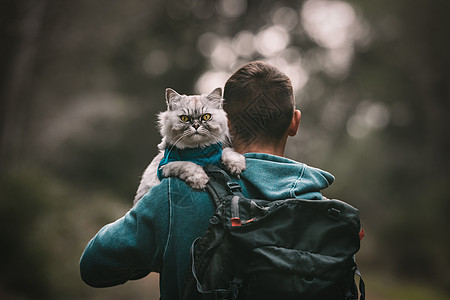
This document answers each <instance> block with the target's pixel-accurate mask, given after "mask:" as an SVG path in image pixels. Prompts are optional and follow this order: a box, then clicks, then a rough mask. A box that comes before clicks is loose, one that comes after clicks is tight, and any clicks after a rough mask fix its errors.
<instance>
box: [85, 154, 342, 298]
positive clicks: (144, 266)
mask: <svg viewBox="0 0 450 300" xmlns="http://www.w3.org/2000/svg"><path fill="white" fill-rule="evenodd" d="M245 157H246V170H245V171H244V172H243V173H242V174H241V178H240V179H239V180H237V182H239V183H240V184H241V186H242V188H243V193H244V195H245V196H247V197H251V198H264V199H268V200H276V199H285V198H293V197H296V198H302V199H322V194H321V192H320V190H322V189H325V188H326V187H328V186H329V185H330V184H331V183H332V182H333V181H334V177H333V175H331V174H330V173H328V172H325V171H322V170H320V169H316V168H312V167H309V166H307V165H305V164H302V163H299V162H296V161H293V160H290V159H287V158H283V157H279V156H274V155H269V154H262V153H246V154H245ZM214 210H215V207H214V204H213V201H212V199H211V197H210V195H209V194H208V193H207V192H205V191H198V190H192V189H191V188H189V186H188V185H187V184H186V183H184V182H183V181H182V180H180V179H178V178H164V179H163V180H162V181H161V183H160V184H159V185H158V186H155V187H154V188H152V189H151V190H150V191H149V192H148V193H147V194H146V195H145V196H144V197H143V199H141V200H140V201H139V202H138V203H137V205H135V206H134V207H133V208H132V209H131V210H130V211H128V212H127V213H126V214H125V216H123V217H122V218H120V219H118V220H117V221H115V222H113V223H111V224H108V225H106V226H104V227H103V228H102V229H101V230H100V231H99V232H98V233H97V234H96V235H95V236H94V238H93V239H92V240H91V241H90V242H89V243H88V245H87V246H86V249H85V250H84V252H83V255H82V257H81V260H80V272H81V277H82V279H83V280H84V281H85V282H86V283H87V284H89V285H91V286H93V287H108V286H114V285H118V284H123V283H125V282H127V281H128V280H134V279H139V278H142V277H144V276H146V275H148V274H149V273H150V272H159V273H160V293H161V299H179V298H180V296H181V291H182V289H183V283H184V277H185V274H186V272H187V270H188V268H189V264H190V255H189V250H190V247H191V244H192V242H193V241H194V239H195V238H197V237H198V236H200V235H201V234H202V233H203V232H204V231H205V230H206V228H207V227H208V225H209V219H210V217H211V216H212V215H213V214H214Z"/></svg>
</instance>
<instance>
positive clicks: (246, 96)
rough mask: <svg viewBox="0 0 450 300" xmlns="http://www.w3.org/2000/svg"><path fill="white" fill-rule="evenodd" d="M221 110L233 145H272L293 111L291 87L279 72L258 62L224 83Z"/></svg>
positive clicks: (282, 132) (284, 127) (278, 137)
mask: <svg viewBox="0 0 450 300" xmlns="http://www.w3.org/2000/svg"><path fill="white" fill-rule="evenodd" d="M224 99H225V101H224V109H225V111H226V113H227V114H228V120H229V121H230V124H231V128H230V133H231V136H232V139H233V143H240V144H246V145H250V144H252V143H254V142H255V141H256V142H257V143H276V142H277V141H278V140H280V138H281V137H282V136H284V135H285V133H286V132H287V130H288V128H289V124H290V123H291V120H292V116H293V112H294V109H295V103H294V96H293V90H292V84H291V81H290V79H289V77H287V76H286V75H285V74H284V73H283V72H281V71H280V70H278V69H277V68H275V67H274V66H272V65H269V64H267V63H264V62H261V61H254V62H251V63H248V64H246V65H245V66H243V67H241V68H240V69H239V70H237V71H236V72H235V73H234V74H233V75H232V76H231V77H230V78H229V79H228V81H227V82H226V84H225V89H224Z"/></svg>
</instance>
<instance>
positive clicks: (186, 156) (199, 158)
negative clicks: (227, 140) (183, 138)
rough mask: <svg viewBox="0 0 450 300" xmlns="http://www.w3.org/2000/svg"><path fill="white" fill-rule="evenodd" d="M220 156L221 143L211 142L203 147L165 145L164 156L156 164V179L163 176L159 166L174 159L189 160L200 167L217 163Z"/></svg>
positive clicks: (160, 178)
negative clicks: (182, 147) (180, 147)
mask: <svg viewBox="0 0 450 300" xmlns="http://www.w3.org/2000/svg"><path fill="white" fill-rule="evenodd" d="M221 157H222V143H217V144H213V145H210V146H207V147H204V148H184V149H179V148H177V147H175V146H173V147H167V148H166V150H165V151H164V157H163V159H161V162H160V163H159V165H158V171H157V175H158V179H159V180H162V178H163V177H164V176H163V175H162V173H161V167H162V166H164V165H167V164H168V163H170V162H174V161H190V162H193V163H196V164H197V165H200V166H202V167H204V166H206V165H210V164H211V165H217V164H218V163H220V159H221Z"/></svg>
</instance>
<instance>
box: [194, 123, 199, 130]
mask: <svg viewBox="0 0 450 300" xmlns="http://www.w3.org/2000/svg"><path fill="white" fill-rule="evenodd" d="M192 127H194V128H195V130H197V129H198V128H199V127H200V124H197V123H195V124H193V125H192Z"/></svg>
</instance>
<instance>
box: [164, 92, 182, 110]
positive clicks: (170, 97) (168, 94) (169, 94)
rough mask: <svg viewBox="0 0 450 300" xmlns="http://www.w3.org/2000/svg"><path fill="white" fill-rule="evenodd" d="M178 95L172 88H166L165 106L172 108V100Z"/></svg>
mask: <svg viewBox="0 0 450 300" xmlns="http://www.w3.org/2000/svg"><path fill="white" fill-rule="evenodd" d="M180 96H181V95H180V94H178V93H177V92H176V91H175V90H174V89H171V88H167V89H166V103H167V108H168V109H169V110H172V109H173V100H174V99H175V98H178V97H180Z"/></svg>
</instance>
